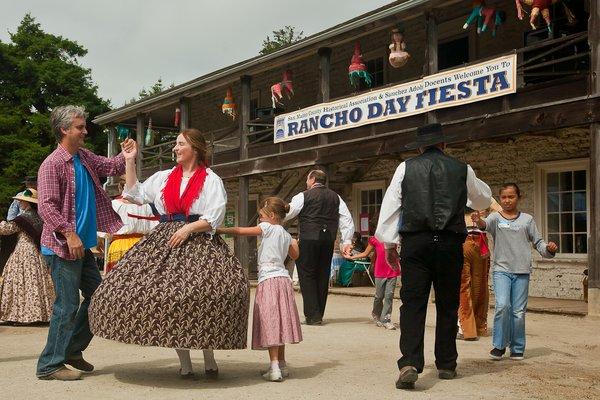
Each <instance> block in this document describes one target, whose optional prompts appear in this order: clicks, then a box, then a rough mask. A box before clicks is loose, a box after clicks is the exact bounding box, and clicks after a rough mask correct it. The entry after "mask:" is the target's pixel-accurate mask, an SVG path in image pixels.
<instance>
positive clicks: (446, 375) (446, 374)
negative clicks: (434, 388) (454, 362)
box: [438, 369, 456, 379]
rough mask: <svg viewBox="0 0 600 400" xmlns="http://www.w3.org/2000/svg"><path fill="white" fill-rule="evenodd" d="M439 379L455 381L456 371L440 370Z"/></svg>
mask: <svg viewBox="0 0 600 400" xmlns="http://www.w3.org/2000/svg"><path fill="white" fill-rule="evenodd" d="M438 378H440V379H454V378H456V370H454V369H439V370H438Z"/></svg>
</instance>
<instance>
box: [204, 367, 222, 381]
mask: <svg viewBox="0 0 600 400" xmlns="http://www.w3.org/2000/svg"><path fill="white" fill-rule="evenodd" d="M204 375H206V379H211V380H215V379H219V369H218V368H217V369H205V370H204Z"/></svg>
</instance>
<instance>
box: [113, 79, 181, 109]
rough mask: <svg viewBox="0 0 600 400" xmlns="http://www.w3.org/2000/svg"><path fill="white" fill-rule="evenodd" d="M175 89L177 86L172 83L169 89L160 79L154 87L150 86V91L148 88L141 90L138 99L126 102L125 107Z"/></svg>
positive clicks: (134, 98)
mask: <svg viewBox="0 0 600 400" xmlns="http://www.w3.org/2000/svg"><path fill="white" fill-rule="evenodd" d="M174 87H175V84H174V83H173V82H171V84H170V85H169V86H168V87H167V86H165V85H164V84H163V81H162V78H158V80H157V81H156V83H155V84H154V85H152V86H150V89H148V90H146V88H142V90H140V92H139V93H138V97H133V98H132V99H131V100H129V101H128V102H125V105H127V104H131V103H134V102H136V101H138V100H142V99H144V98H146V97H150V96H154V95H155V94H159V93H161V92H164V91H165V90H167V89H171V88H174Z"/></svg>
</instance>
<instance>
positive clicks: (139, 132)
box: [135, 114, 144, 179]
mask: <svg viewBox="0 0 600 400" xmlns="http://www.w3.org/2000/svg"><path fill="white" fill-rule="evenodd" d="M135 140H136V142H137V145H138V151H137V157H136V160H135V167H136V173H137V176H138V177H140V178H141V176H142V169H143V165H142V150H143V149H144V115H143V114H138V115H137V118H136V124H135ZM138 179H139V178H138Z"/></svg>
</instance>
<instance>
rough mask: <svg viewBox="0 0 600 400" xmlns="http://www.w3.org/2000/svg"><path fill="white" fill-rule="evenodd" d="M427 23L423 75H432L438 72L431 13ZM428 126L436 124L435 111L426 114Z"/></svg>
mask: <svg viewBox="0 0 600 400" xmlns="http://www.w3.org/2000/svg"><path fill="white" fill-rule="evenodd" d="M425 18H426V23H427V57H426V60H425V65H424V68H423V69H424V70H425V71H424V72H425V73H424V75H432V74H435V73H436V72H438V26H437V20H436V18H435V15H434V13H433V11H430V12H429V13H427V15H426V16H425ZM426 122H427V123H428V124H431V123H434V122H437V117H436V114H435V111H429V112H428V113H427V114H426Z"/></svg>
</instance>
